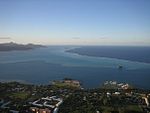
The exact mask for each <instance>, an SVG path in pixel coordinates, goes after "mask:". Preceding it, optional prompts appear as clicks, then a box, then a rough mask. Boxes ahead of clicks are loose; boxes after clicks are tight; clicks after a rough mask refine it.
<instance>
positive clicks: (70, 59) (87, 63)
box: [0, 46, 150, 89]
mask: <svg viewBox="0 0 150 113" xmlns="http://www.w3.org/2000/svg"><path fill="white" fill-rule="evenodd" d="M71 48H74V47H71V46H50V47H48V48H40V49H35V50H29V51H11V52H0V80H1V81H6V80H8V81H9V80H18V81H25V82H29V83H35V84H48V83H49V82H50V81H52V80H56V79H63V78H64V77H70V78H73V79H78V80H80V81H81V82H82V83H83V86H85V87H99V86H100V85H101V84H102V83H103V82H104V81H106V80H116V81H119V82H128V83H131V84H133V85H135V86H138V87H143V88H148V89H150V63H142V62H135V61H128V60H120V59H116V58H105V57H92V56H85V55H78V54H75V53H68V52H65V51H66V50H68V49H71ZM129 49H130V48H129ZM145 54H147V53H145ZM143 55H144V53H143ZM118 65H122V66H123V67H124V68H123V69H122V70H119V69H118V68H117V67H118Z"/></svg>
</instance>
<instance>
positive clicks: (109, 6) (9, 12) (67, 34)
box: [0, 0, 150, 45]
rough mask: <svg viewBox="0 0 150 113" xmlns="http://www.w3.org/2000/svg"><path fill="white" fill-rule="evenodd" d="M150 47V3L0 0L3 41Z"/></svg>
mask: <svg viewBox="0 0 150 113" xmlns="http://www.w3.org/2000/svg"><path fill="white" fill-rule="evenodd" d="M9 41H14V42H18V43H28V42H30V43H42V44H81V45H82V44H84V45H85V44H90V45H94V44H96V45H150V0H0V42H9Z"/></svg>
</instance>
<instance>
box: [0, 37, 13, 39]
mask: <svg viewBox="0 0 150 113" xmlns="http://www.w3.org/2000/svg"><path fill="white" fill-rule="evenodd" d="M1 39H2V40H9V39H11V37H0V40H1Z"/></svg>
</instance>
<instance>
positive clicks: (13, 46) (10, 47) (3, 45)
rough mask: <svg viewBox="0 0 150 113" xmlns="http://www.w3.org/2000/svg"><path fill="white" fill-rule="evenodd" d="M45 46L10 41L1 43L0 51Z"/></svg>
mask: <svg viewBox="0 0 150 113" xmlns="http://www.w3.org/2000/svg"><path fill="white" fill-rule="evenodd" d="M40 47H45V46H43V45H36V44H31V43H29V44H17V43H14V42H10V43H1V44H0V51H13V50H30V49H35V48H40Z"/></svg>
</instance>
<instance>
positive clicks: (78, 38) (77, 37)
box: [72, 37, 81, 39]
mask: <svg viewBox="0 0 150 113" xmlns="http://www.w3.org/2000/svg"><path fill="white" fill-rule="evenodd" d="M72 39H81V38H80V37H72Z"/></svg>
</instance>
